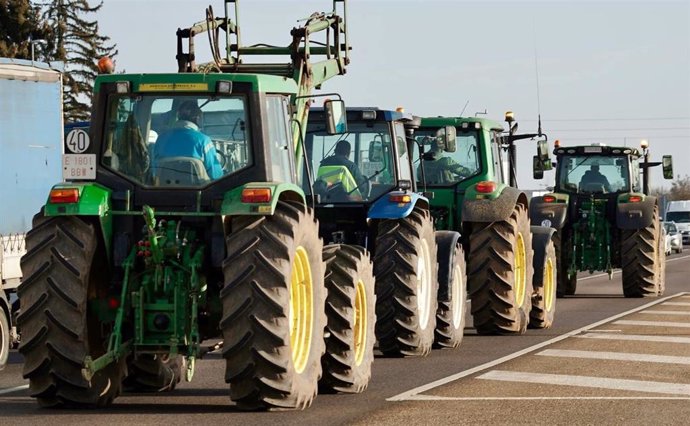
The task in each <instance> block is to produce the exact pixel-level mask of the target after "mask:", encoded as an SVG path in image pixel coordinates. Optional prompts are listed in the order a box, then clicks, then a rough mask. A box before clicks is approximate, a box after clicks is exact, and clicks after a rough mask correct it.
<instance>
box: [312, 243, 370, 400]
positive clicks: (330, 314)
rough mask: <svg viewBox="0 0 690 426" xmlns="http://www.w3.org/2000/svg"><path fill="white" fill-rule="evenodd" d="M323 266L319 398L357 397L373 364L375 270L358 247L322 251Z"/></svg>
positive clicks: (328, 247)
mask: <svg viewBox="0 0 690 426" xmlns="http://www.w3.org/2000/svg"><path fill="white" fill-rule="evenodd" d="M323 260H324V261H325V262H326V288H327V289H328V297H327V299H326V317H327V318H328V326H327V327H326V353H325V354H324V356H323V358H322V359H321V365H322V367H323V377H322V378H321V381H320V382H319V389H320V390H321V391H323V392H329V393H330V392H344V393H361V392H363V391H364V390H365V389H366V388H367V386H368V385H369V380H370V379H371V364H372V363H373V361H374V344H375V343H376V337H375V334H374V324H376V295H375V294H374V283H375V282H374V266H373V264H372V262H371V259H370V258H369V254H368V253H367V251H366V250H365V249H364V248H362V247H358V246H350V245H339V244H333V245H328V246H326V247H324V249H323Z"/></svg>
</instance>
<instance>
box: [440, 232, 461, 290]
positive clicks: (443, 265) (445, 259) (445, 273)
mask: <svg viewBox="0 0 690 426" xmlns="http://www.w3.org/2000/svg"><path fill="white" fill-rule="evenodd" d="M458 244H460V234H459V233H457V232H455V231H436V245H437V247H438V252H437V253H438V255H437V258H438V284H439V285H438V300H439V301H442V302H450V282H451V276H450V274H451V270H452V268H453V263H454V259H453V256H454V255H455V246H457V245H458Z"/></svg>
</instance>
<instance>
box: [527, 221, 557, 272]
mask: <svg viewBox="0 0 690 426" xmlns="http://www.w3.org/2000/svg"><path fill="white" fill-rule="evenodd" d="M530 229H531V231H532V250H534V257H533V258H532V264H533V265H534V271H535V272H534V273H535V275H536V271H537V269H541V268H542V267H543V265H544V261H545V260H546V259H545V257H546V246H547V245H548V244H549V241H550V240H551V237H552V236H553V234H554V233H555V232H556V230H555V229H553V228H550V227H546V226H534V225H532V226H531V227H530Z"/></svg>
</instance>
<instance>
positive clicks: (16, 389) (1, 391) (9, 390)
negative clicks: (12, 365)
mask: <svg viewBox="0 0 690 426" xmlns="http://www.w3.org/2000/svg"><path fill="white" fill-rule="evenodd" d="M24 389H29V385H21V386H15V387H13V388H7V389H0V395H6V394H8V393H12V392H19V391H22V390H24Z"/></svg>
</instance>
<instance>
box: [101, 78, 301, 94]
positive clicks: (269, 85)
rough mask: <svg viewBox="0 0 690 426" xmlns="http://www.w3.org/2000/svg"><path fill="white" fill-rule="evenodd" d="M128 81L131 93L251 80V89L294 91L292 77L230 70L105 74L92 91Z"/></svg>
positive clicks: (205, 88) (208, 87)
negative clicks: (225, 71)
mask: <svg viewBox="0 0 690 426" xmlns="http://www.w3.org/2000/svg"><path fill="white" fill-rule="evenodd" d="M118 81H129V82H130V84H131V85H132V87H131V91H132V92H151V93H155V92H178V91H179V92H181V93H184V92H190V91H191V92H215V91H216V82H218V81H232V82H234V83H250V84H251V85H252V89H253V91H256V92H273V93H289V94H293V93H297V83H295V81H294V80H292V79H288V78H284V77H280V76H275V75H267V74H230V73H209V74H204V73H170V74H107V75H99V76H98V77H97V78H96V83H95V86H94V92H99V91H100V86H101V85H102V84H103V83H116V82H118Z"/></svg>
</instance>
